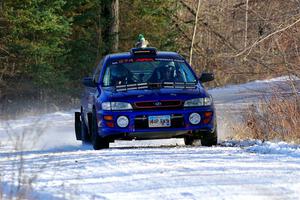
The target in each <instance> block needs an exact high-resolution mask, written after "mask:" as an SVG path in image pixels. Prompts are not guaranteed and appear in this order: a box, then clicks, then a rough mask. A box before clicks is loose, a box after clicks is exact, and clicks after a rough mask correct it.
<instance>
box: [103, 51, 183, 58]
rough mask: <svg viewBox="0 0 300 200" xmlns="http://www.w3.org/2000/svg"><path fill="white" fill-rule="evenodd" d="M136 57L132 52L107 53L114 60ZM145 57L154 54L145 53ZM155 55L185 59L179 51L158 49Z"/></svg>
mask: <svg viewBox="0 0 300 200" xmlns="http://www.w3.org/2000/svg"><path fill="white" fill-rule="evenodd" d="M134 57H135V56H134V55H132V54H131V53H130V52H123V53H114V54H109V55H107V58H108V59H112V60H118V59H128V58H134ZM143 57H153V55H143ZM155 57H157V58H171V59H179V60H183V59H184V58H183V57H182V56H180V55H179V54H178V53H176V52H171V51H157V53H156V55H155Z"/></svg>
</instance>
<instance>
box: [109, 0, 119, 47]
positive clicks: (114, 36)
mask: <svg viewBox="0 0 300 200" xmlns="http://www.w3.org/2000/svg"><path fill="white" fill-rule="evenodd" d="M119 23H120V22H119V0H112V2H111V27H110V37H111V51H112V52H117V51H118V49H119Z"/></svg>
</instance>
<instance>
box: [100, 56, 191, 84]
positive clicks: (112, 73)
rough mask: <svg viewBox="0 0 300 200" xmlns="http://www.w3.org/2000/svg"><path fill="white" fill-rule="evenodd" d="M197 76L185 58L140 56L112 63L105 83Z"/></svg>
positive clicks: (188, 80) (185, 80)
mask: <svg viewBox="0 0 300 200" xmlns="http://www.w3.org/2000/svg"><path fill="white" fill-rule="evenodd" d="M196 80H197V79H196V77H195V75H194V74H193V72H192V71H191V70H190V68H189V67H188V66H187V65H186V63H185V62H184V61H183V60H173V59H164V60H158V59H152V58H139V59H135V60H132V59H129V60H125V61H124V60H118V61H113V62H112V63H110V64H109V65H108V66H107V68H106V70H105V73H104V77H103V85H104V86H116V85H126V84H135V83H163V82H179V83H191V82H196Z"/></svg>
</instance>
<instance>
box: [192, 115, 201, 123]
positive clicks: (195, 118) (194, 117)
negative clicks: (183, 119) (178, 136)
mask: <svg viewBox="0 0 300 200" xmlns="http://www.w3.org/2000/svg"><path fill="white" fill-rule="evenodd" d="M189 121H190V123H191V124H193V125H196V124H199V123H200V121H201V117H200V115H199V114H198V113H192V114H190V116H189Z"/></svg>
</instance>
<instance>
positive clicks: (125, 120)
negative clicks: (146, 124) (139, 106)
mask: <svg viewBox="0 0 300 200" xmlns="http://www.w3.org/2000/svg"><path fill="white" fill-rule="evenodd" d="M117 124H118V126H119V127H121V128H125V127H127V126H128V124H129V120H128V118H127V117H126V116H120V117H118V119H117Z"/></svg>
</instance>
